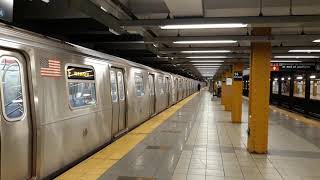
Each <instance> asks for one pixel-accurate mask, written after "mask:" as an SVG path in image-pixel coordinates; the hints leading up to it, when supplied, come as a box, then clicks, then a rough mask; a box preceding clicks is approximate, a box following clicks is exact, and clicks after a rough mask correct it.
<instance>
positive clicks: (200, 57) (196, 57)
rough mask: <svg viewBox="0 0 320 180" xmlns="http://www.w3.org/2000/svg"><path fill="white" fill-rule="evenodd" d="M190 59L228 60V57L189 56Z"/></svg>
mask: <svg viewBox="0 0 320 180" xmlns="http://www.w3.org/2000/svg"><path fill="white" fill-rule="evenodd" d="M187 58H188V59H203V58H205V59H210V58H212V59H219V58H228V56H188V57H187Z"/></svg>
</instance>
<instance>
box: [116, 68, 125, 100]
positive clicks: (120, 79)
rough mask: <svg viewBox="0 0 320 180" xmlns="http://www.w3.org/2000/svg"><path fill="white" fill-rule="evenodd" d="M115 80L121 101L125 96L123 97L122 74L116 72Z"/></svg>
mask: <svg viewBox="0 0 320 180" xmlns="http://www.w3.org/2000/svg"><path fill="white" fill-rule="evenodd" d="M117 78H118V88H119V99H120V101H123V100H124V97H125V96H124V83H123V74H122V72H121V71H118V73H117Z"/></svg>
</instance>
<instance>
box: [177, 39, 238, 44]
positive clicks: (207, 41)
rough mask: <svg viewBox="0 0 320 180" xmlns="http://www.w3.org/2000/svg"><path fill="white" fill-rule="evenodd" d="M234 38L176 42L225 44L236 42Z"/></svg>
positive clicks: (178, 42) (181, 42)
mask: <svg viewBox="0 0 320 180" xmlns="http://www.w3.org/2000/svg"><path fill="white" fill-rule="evenodd" d="M236 42H237V41H234V40H205V41H174V42H173V43H174V44H223V43H236Z"/></svg>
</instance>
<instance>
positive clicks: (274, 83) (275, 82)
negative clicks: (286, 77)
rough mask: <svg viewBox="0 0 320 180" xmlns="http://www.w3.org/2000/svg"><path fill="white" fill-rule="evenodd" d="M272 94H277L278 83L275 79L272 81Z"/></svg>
mask: <svg viewBox="0 0 320 180" xmlns="http://www.w3.org/2000/svg"><path fill="white" fill-rule="evenodd" d="M272 94H279V81H278V78H277V77H275V78H273V80H272Z"/></svg>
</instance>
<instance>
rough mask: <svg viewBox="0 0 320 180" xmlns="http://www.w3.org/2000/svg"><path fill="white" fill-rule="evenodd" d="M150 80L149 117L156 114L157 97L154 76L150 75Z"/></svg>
mask: <svg viewBox="0 0 320 180" xmlns="http://www.w3.org/2000/svg"><path fill="white" fill-rule="evenodd" d="M148 79H149V92H150V94H149V107H150V109H149V113H150V114H149V115H150V116H152V115H154V113H155V108H156V106H155V105H156V103H155V102H156V96H155V87H154V74H149V76H148Z"/></svg>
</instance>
